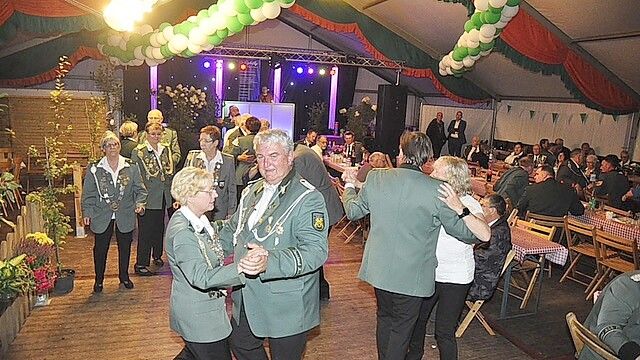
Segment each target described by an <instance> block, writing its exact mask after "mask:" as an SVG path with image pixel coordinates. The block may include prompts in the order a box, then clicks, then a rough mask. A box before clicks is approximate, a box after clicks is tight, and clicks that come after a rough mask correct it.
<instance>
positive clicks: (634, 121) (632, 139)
mask: <svg viewBox="0 0 640 360" xmlns="http://www.w3.org/2000/svg"><path fill="white" fill-rule="evenodd" d="M639 130H640V112H635V113H633V115H631V126H630V131H629V136H627V139H626V140H627V142H626V143H625V144H624V145H625V147H626V148H627V151H629V158H630V159H631V160H633V159H634V155H635V154H634V150H635V147H636V143H637V141H638V131H639Z"/></svg>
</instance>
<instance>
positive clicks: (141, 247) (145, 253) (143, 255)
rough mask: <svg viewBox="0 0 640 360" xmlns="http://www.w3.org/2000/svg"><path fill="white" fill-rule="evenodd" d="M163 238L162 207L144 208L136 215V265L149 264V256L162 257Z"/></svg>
mask: <svg viewBox="0 0 640 360" xmlns="http://www.w3.org/2000/svg"><path fill="white" fill-rule="evenodd" d="M163 238H164V209H157V210H154V209H146V210H145V212H144V215H138V252H137V253H136V266H149V261H150V257H151V255H152V253H153V258H154V259H160V258H161V257H162V250H163V246H162V244H163Z"/></svg>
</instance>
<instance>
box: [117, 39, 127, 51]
mask: <svg viewBox="0 0 640 360" xmlns="http://www.w3.org/2000/svg"><path fill="white" fill-rule="evenodd" d="M118 47H119V48H120V49H122V51H127V40H125V39H124V38H122V39H120V43H119V44H118Z"/></svg>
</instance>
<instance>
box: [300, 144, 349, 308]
mask: <svg viewBox="0 0 640 360" xmlns="http://www.w3.org/2000/svg"><path fill="white" fill-rule="evenodd" d="M293 168H294V169H295V170H296V171H297V172H298V174H300V176H302V177H303V178H304V179H306V180H307V181H308V182H309V183H311V185H313V186H315V187H316V189H317V190H318V191H320V193H321V194H322V197H323V198H324V202H325V205H326V206H327V214H328V215H329V219H328V225H329V230H328V232H329V233H331V227H333V225H335V224H336V223H337V222H338V221H339V220H340V219H341V218H342V216H343V215H344V208H343V207H342V201H341V200H340V197H339V196H338V191H337V190H336V188H335V187H334V186H333V183H332V182H331V178H330V177H329V173H328V172H327V168H326V167H325V166H324V163H323V162H322V160H321V159H320V158H319V157H318V156H317V155H316V153H315V152H314V151H313V150H311V149H309V148H308V147H306V146H303V145H301V144H297V145H296V146H295V147H294V151H293ZM319 271H320V299H321V300H328V299H329V297H330V291H329V282H328V281H327V279H325V277H324V267H320V270H319Z"/></svg>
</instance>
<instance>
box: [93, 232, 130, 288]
mask: <svg viewBox="0 0 640 360" xmlns="http://www.w3.org/2000/svg"><path fill="white" fill-rule="evenodd" d="M114 227H115V228H116V240H117V241H118V278H119V279H120V282H122V281H125V280H129V258H130V257H131V239H132V233H133V231H129V232H127V233H122V232H120V230H118V226H117V225H116V221H115V220H111V222H110V223H109V225H108V226H107V230H105V232H103V233H101V234H95V238H96V239H95V242H94V243H93V266H94V270H95V272H96V283H98V284H102V282H103V281H104V270H105V268H106V267H107V253H108V252H109V243H110V242H111V236H112V235H113V228H114Z"/></svg>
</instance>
